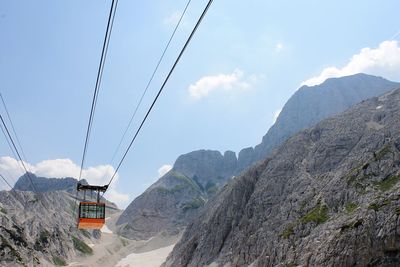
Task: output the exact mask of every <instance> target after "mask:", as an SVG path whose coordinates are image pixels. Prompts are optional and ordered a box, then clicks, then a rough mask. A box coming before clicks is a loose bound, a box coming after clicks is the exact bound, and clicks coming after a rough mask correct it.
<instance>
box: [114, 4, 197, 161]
mask: <svg viewBox="0 0 400 267" xmlns="http://www.w3.org/2000/svg"><path fill="white" fill-rule="evenodd" d="M191 2H192V0H189V1H188V2H187V3H186V6H185V8H184V10H183V11H182V14H181V16H180V18H179V20H178V22H177V24H176V26H175V28H174V30H173V32H172V34H171V37H170V38H169V40H168V42H167V45H166V46H165V48H164V50H163V52H162V54H161V56H160V58H159V60H158V62H157V64H156V67H155V68H154V70H153V73H152V74H151V76H150V79H149V81H148V82H147V85H146V87H145V89H144V91H143V93H142V95H141V97H140V99H139V102H138V103H137V105H136V107H135V109H134V112H133V114H132V116H131V118H130V120H129V123H128V125H127V126H126V128H125V131H124V133H123V134H122V137H121V139H120V141H119V143H118V146H117V148H116V149H115V151H114V154H113V156H112V157H111V160H110V164H109V165H111V163H112V162H114V159H115V157H116V155H117V153H118V151H119V149H120V148H121V145H122V142H123V141H124V139H125V136H126V134H127V132H128V130H129V128H130V127H131V125H132V122H133V119H134V118H135V117H136V113H137V111H138V109H139V107H140V105H141V104H142V101H143V98H144V97H145V95H146V93H147V91H148V89H149V87H150V84H151V83H152V81H153V79H154V77H155V75H156V73H157V71H158V68H159V67H160V65H161V62H162V61H163V59H164V56H165V54H166V52H167V50H168V48H169V46H170V44H171V42H172V39H173V38H174V37H175V33H176V32H177V30H178V28H179V26H180V24H181V22H182V19H183V17H184V16H185V14H186V11H187V10H188V7H189V5H190V3H191Z"/></svg>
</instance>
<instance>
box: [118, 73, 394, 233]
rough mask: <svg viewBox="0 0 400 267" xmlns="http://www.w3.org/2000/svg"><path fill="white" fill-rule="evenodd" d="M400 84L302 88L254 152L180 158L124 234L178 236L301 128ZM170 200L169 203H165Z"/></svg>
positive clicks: (347, 82)
mask: <svg viewBox="0 0 400 267" xmlns="http://www.w3.org/2000/svg"><path fill="white" fill-rule="evenodd" d="M398 86H400V84H399V83H394V82H390V81H387V80H385V79H383V78H379V77H374V76H370V75H365V74H357V75H353V76H349V77H343V78H337V79H329V80H327V81H326V82H325V83H323V84H321V85H319V86H314V87H307V86H303V87H302V88H300V89H299V90H298V91H297V92H296V93H295V94H294V95H293V96H292V97H291V98H290V99H289V101H288V102H287V103H286V104H285V106H284V108H283V110H282V112H281V114H280V116H279V118H278V119H277V121H276V123H275V124H274V125H273V126H272V127H271V129H270V130H269V131H268V133H267V134H266V135H265V136H264V138H263V141H262V143H261V144H259V145H257V146H256V147H255V148H251V147H250V148H245V149H243V150H241V151H240V153H239V155H238V158H236V154H235V153H234V152H232V151H227V152H225V154H224V155H222V154H221V153H220V152H218V151H210V150H199V151H194V152H191V153H188V154H185V155H182V156H180V157H178V159H177V160H176V162H175V164H174V169H173V171H174V172H173V175H171V174H167V175H166V176H164V177H161V178H160V180H159V181H157V182H156V183H155V184H154V185H152V186H151V187H150V188H149V189H148V190H146V192H144V193H143V194H142V195H141V196H139V197H138V198H136V199H135V200H134V201H133V202H132V203H131V204H130V205H129V206H128V208H127V209H126V210H125V211H124V213H123V214H122V216H121V218H120V220H119V221H118V224H119V225H120V226H121V227H120V234H122V235H124V236H125V237H128V238H134V239H147V238H149V237H151V236H153V235H155V234H157V233H160V232H163V231H166V232H168V233H175V232H177V231H179V230H181V229H183V227H184V226H186V225H187V224H188V222H189V221H190V220H191V219H192V218H193V216H194V215H196V214H197V213H198V211H199V210H200V208H201V207H202V206H203V205H204V203H205V202H207V201H208V199H209V198H210V197H212V196H213V195H214V194H215V193H216V192H217V191H218V190H219V189H220V188H221V187H222V186H224V185H225V183H226V182H227V181H228V180H229V179H230V178H231V177H232V176H235V175H237V174H239V173H240V172H242V171H243V170H245V169H247V168H248V167H249V166H251V165H252V164H254V163H255V162H257V161H259V160H261V159H262V158H265V157H266V156H267V155H268V154H270V153H271V152H272V150H273V149H275V148H277V147H278V146H279V145H281V144H282V143H283V142H284V141H285V140H286V139H287V138H289V137H290V136H292V135H293V134H295V133H296V132H298V131H299V130H301V129H305V128H307V127H309V126H311V125H314V124H316V123H317V122H319V121H321V120H322V119H324V118H327V117H329V116H331V115H333V114H337V113H339V112H341V111H344V110H345V109H347V108H349V107H350V106H352V105H354V104H356V103H358V102H360V101H362V100H364V99H367V98H369V97H372V96H377V95H380V94H382V93H384V92H388V91H390V90H392V89H394V88H396V87H398ZM174 175H178V176H182V177H186V178H187V181H190V183H189V182H187V181H184V182H183V180H180V181H181V184H180V185H179V187H180V190H179V191H178V190H174V189H173V188H174V187H175V186H176V179H175V178H174V177H175V176H174ZM171 181H173V182H171ZM193 182H194V183H196V184H197V185H198V187H197V188H196V189H194V188H192V187H190V186H187V185H189V184H191V183H192V184H193ZM169 184H173V185H169ZM157 188H158V189H157ZM160 188H161V189H160ZM164 189H166V190H169V191H168V192H169V194H168V199H169V200H168V201H166V196H165V195H164V194H163V193H161V192H160V191H159V190H164ZM193 190H194V191H193ZM190 196H192V198H190ZM200 199H201V201H200ZM166 202H168V203H169V204H170V205H165V203H166ZM191 202H192V203H196V205H191V206H192V207H193V208H192V209H190V211H191V212H188V209H187V208H183V207H186V204H185V203H191ZM152 225H154V226H152Z"/></svg>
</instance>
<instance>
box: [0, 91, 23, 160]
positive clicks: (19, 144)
mask: <svg viewBox="0 0 400 267" xmlns="http://www.w3.org/2000/svg"><path fill="white" fill-rule="evenodd" d="M0 98H1V102H3V106H4V110H5V111H6V114H7V118H8V120H9V121H10V125H11V129H12V131H13V133H14V136H15V139H16V141H17V144H18V146H19V148H20V149H21V154H22V156H23V158H24V160H25V161H26V162H28V161H27V158H26V155H25V152H24V150H23V148H22V145H21V142H20V141H19V137H18V135H17V131H16V130H15V127H14V123H13V121H12V119H11V116H10V113H9V112H8V108H7V105H6V102H5V101H4V98H3V95H2V94H1V93H0Z"/></svg>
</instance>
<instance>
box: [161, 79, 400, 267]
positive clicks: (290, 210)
mask: <svg viewBox="0 0 400 267" xmlns="http://www.w3.org/2000/svg"><path fill="white" fill-rule="evenodd" d="M359 77H360V76H359ZM346 80H348V78H346V79H344V81H346ZM335 81H336V82H337V81H340V79H337V80H331V81H328V84H330V83H333V82H335ZM307 90H308V89H307ZM309 90H311V89H309ZM293 101H294V100H293ZM302 105H303V104H302ZM289 117H291V116H289V114H284V115H283V117H282V119H283V118H289ZM399 182H400V89H398V90H395V91H393V92H391V93H387V94H386V95H383V96H381V97H379V98H378V97H374V98H372V99H370V100H368V101H364V102H362V103H360V104H358V105H356V106H355V107H353V108H351V109H349V110H347V111H346V112H344V113H341V114H340V115H337V116H334V117H331V118H328V119H326V120H324V121H322V122H320V123H318V124H317V125H316V126H314V127H312V128H310V129H308V130H305V131H302V132H300V133H298V134H296V135H295V136H293V137H292V138H290V139H289V140H288V141H287V142H285V143H284V144H283V145H282V146H280V147H279V148H278V149H277V150H275V151H274V152H273V153H272V154H271V155H270V156H269V157H268V158H267V159H265V160H264V161H262V162H260V163H259V164H257V165H256V166H253V167H252V168H250V169H249V170H247V171H245V172H243V173H242V174H241V175H240V176H238V177H236V178H235V179H234V180H233V181H231V182H230V183H229V184H228V185H227V186H225V187H224V188H223V189H222V190H221V192H220V193H219V194H218V195H217V197H216V198H214V199H213V201H209V202H208V203H207V204H206V206H205V207H204V209H202V213H201V215H200V216H199V217H198V218H196V220H195V221H194V222H193V223H191V224H190V225H189V226H188V227H187V230H186V231H185V233H184V235H183V237H182V239H181V241H180V242H179V243H178V244H177V245H176V246H175V248H174V250H173V252H172V254H170V256H169V258H168V260H167V263H166V264H165V266H174V267H179V266H206V265H207V266H253V267H258V266H399V265H400V235H399V232H400V226H399V215H400V209H399V205H400V183H399Z"/></svg>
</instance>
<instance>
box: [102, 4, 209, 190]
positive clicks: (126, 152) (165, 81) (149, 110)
mask: <svg viewBox="0 0 400 267" xmlns="http://www.w3.org/2000/svg"><path fill="white" fill-rule="evenodd" d="M212 2H213V0H209V1H208V4H207V6H206V7H205V8H204V10H203V13H202V14H201V16H200V17H199V19H198V20H197V23H196V25H195V26H194V28H193V30H192V32H191V33H190V35H189V37H188V39H187V40H186V42H185V45H184V46H183V48H182V50H181V52H180V53H179V55H178V57H177V59H176V60H175V63H174V64H173V65H172V68H171V70H170V71H169V73H168V75H167V77H166V78H165V80H164V82H163V84H162V85H161V87H160V89H159V91H158V93H157V95H156V97H155V98H154V100H153V102H152V104H151V106H150V108H149V109H148V111H147V113H146V115H145V116H144V119H143V120H142V122H141V124H140V126H139V128H138V129H137V131H136V133H135V135H134V137H133V138H132V140H131V142H130V143H129V145H128V147H127V149H126V150H125V153H124V155H123V156H122V158H121V160H120V162H119V163H118V166H117V168H116V169H115V171H114V174H113V175H112V177H111V179H110V182H109V183H108V186H109V185H110V184H111V182H112V181H113V179H114V178H115V175H116V174H117V172H118V170H119V168H120V167H121V165H122V163H123V162H124V160H125V158H126V155H127V154H128V152H129V150H130V149H131V147H132V144H133V142H134V141H135V140H136V137H137V136H138V134H139V132H140V130H141V129H142V127H143V125H144V123H145V122H146V120H147V117H148V116H149V114H150V112H151V110H152V109H153V107H154V105H155V104H156V102H157V100H158V98H159V96H160V94H161V93H162V91H163V90H164V87H165V85H166V84H167V82H168V80H169V78H170V77H171V75H172V73H173V71H174V70H175V68H176V66H177V65H178V62H179V61H180V59H181V57H182V55H183V53H184V52H185V50H186V48H187V46H188V45H189V43H190V41H191V40H192V38H193V35H194V34H195V32H196V31H197V28H198V27H199V25H200V23H201V22H202V20H203V18H204V16H205V15H206V13H207V11H208V9H209V8H210V6H211V4H212ZM104 193H105V192H104ZM104 193H103V195H104Z"/></svg>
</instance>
